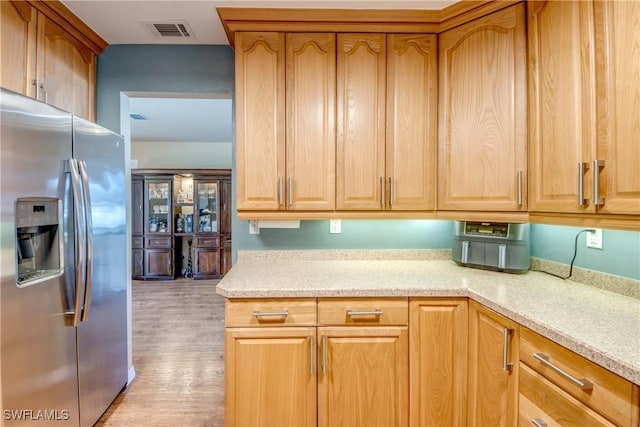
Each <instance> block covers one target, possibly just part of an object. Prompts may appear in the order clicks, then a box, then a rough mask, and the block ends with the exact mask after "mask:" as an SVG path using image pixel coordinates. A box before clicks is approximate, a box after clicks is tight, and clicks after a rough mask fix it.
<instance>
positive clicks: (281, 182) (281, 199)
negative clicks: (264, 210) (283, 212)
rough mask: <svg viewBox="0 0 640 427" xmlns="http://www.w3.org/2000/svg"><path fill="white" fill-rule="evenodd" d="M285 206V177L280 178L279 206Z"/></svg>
mask: <svg viewBox="0 0 640 427" xmlns="http://www.w3.org/2000/svg"><path fill="white" fill-rule="evenodd" d="M283 204H284V177H283V176H279V177H278V206H282V205H283Z"/></svg>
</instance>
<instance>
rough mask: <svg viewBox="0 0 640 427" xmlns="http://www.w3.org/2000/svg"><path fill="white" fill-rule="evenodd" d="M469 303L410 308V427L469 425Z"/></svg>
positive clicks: (423, 302) (416, 303)
mask: <svg viewBox="0 0 640 427" xmlns="http://www.w3.org/2000/svg"><path fill="white" fill-rule="evenodd" d="M467 306H468V304H467V300H466V298H464V299H439V298H425V299H414V300H412V301H411V303H410V306H409V316H410V320H409V328H410V329H409V331H410V337H409V371H410V378H409V396H410V404H409V414H410V425H412V426H423V427H447V426H451V427H453V426H464V425H467V363H468V360H467V357H468V354H467V350H468V347H467V338H468V307H467Z"/></svg>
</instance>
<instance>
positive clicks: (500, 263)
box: [451, 221, 530, 273]
mask: <svg viewBox="0 0 640 427" xmlns="http://www.w3.org/2000/svg"><path fill="white" fill-rule="evenodd" d="M451 252H452V257H453V260H454V261H455V262H456V263H457V264H458V265H464V266H469V267H476V268H483V269H487V270H496V271H505V272H508V273H524V272H525V271H527V270H529V266H530V261H529V254H530V252H529V224H515V223H506V222H477V221H474V222H472V221H455V225H454V236H453V244H452V247H451Z"/></svg>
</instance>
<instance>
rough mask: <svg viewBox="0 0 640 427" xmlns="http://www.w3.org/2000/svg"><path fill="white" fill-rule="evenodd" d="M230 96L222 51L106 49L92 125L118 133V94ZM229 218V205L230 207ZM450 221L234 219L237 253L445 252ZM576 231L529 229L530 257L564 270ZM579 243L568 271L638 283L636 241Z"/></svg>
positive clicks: (608, 236)
mask: <svg viewBox="0 0 640 427" xmlns="http://www.w3.org/2000/svg"><path fill="white" fill-rule="evenodd" d="M121 91H124V92H184V93H233V91H234V57H233V50H232V49H231V48H230V47H229V46H188V45H187V46H185V45H180V46H174V45H171V46H168V45H112V46H109V47H108V48H107V49H106V50H105V51H104V53H103V54H102V55H100V57H99V58H98V76H97V119H98V123H100V124H101V125H103V126H105V127H107V128H109V129H113V130H115V131H119V129H120V92H121ZM233 210H234V212H235V200H234V201H233ZM452 228H453V223H452V222H450V221H401V220H397V221H396V220H394V221H391V220H372V221H353V220H349V221H346V220H345V221H343V222H342V233H341V234H329V223H328V221H303V222H302V223H301V228H300V229H262V230H261V233H260V234H259V235H250V234H249V225H248V222H247V221H239V220H238V218H237V216H235V215H234V218H233V233H234V237H233V241H234V251H235V250H238V249H315V248H319V249H348V248H350V249H365V248H375V249H387V248H388V249H396V248H409V249H414V248H428V249H441V248H449V247H450V242H451V233H452ZM580 230H581V228H576V227H561V226H547V225H535V224H534V225H532V227H531V241H532V244H531V254H532V256H535V257H539V258H544V259H549V260H552V261H556V262H560V263H564V264H568V263H569V262H570V261H571V256H572V255H573V241H574V237H575V234H576V233H577V232H578V231H580ZM584 238H585V236H584V235H582V236H580V239H579V245H578V256H577V257H576V262H575V265H576V266H579V267H582V268H588V269H592V270H597V271H603V272H606V273H610V274H616V275H620V276H624V277H629V278H633V279H637V280H640V234H639V233H635V232H625V231H614V230H605V231H604V236H603V238H604V247H603V249H602V250H596V249H587V248H586V247H585V244H584Z"/></svg>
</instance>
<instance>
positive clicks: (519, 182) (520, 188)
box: [518, 171, 522, 206]
mask: <svg viewBox="0 0 640 427" xmlns="http://www.w3.org/2000/svg"><path fill="white" fill-rule="evenodd" d="M518 206H522V171H518Z"/></svg>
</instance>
